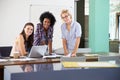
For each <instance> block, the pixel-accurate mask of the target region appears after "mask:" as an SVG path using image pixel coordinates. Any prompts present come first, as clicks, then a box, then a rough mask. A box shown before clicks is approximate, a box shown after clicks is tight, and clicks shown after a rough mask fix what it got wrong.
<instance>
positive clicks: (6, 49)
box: [0, 46, 12, 57]
mask: <svg viewBox="0 0 120 80" xmlns="http://www.w3.org/2000/svg"><path fill="white" fill-rule="evenodd" d="M11 49H12V46H0V56H1V57H9V55H10V52H11Z"/></svg>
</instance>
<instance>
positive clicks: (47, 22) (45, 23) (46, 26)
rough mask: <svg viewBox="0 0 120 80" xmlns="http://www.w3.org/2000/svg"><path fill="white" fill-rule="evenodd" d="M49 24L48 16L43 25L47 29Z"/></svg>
mask: <svg viewBox="0 0 120 80" xmlns="http://www.w3.org/2000/svg"><path fill="white" fill-rule="evenodd" d="M49 26H50V20H49V19H48V18H44V20H43V27H44V28H45V29H48V27H49Z"/></svg>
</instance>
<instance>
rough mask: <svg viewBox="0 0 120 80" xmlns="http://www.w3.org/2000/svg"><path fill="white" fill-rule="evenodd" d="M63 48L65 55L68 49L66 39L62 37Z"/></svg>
mask: <svg viewBox="0 0 120 80" xmlns="http://www.w3.org/2000/svg"><path fill="white" fill-rule="evenodd" d="M63 49H64V54H65V55H67V54H68V49H67V41H66V40H65V39H63Z"/></svg>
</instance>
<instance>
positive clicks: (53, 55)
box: [43, 53, 62, 58]
mask: <svg viewBox="0 0 120 80" xmlns="http://www.w3.org/2000/svg"><path fill="white" fill-rule="evenodd" d="M57 57H62V55H58V54H55V53H52V55H47V56H43V58H57Z"/></svg>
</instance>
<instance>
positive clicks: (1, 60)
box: [0, 59, 8, 62]
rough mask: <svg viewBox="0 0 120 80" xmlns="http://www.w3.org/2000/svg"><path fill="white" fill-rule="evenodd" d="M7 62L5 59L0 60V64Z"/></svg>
mask: <svg viewBox="0 0 120 80" xmlns="http://www.w3.org/2000/svg"><path fill="white" fill-rule="evenodd" d="M6 61H8V60H7V59H0V62H6Z"/></svg>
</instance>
